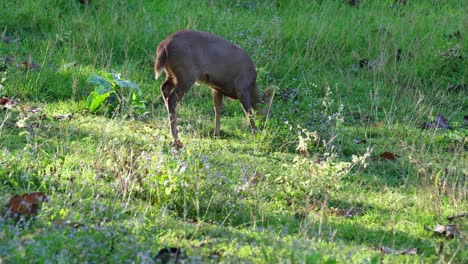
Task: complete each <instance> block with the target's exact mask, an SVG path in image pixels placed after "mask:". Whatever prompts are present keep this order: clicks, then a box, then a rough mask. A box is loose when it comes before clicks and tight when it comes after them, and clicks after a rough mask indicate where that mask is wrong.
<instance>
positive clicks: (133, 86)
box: [114, 80, 141, 95]
mask: <svg viewBox="0 0 468 264" xmlns="http://www.w3.org/2000/svg"><path fill="white" fill-rule="evenodd" d="M114 81H115V84H116V85H117V86H119V87H121V88H131V89H133V90H134V91H136V93H137V94H138V95H141V90H140V87H138V85H136V84H135V83H134V82H132V81H125V80H114Z"/></svg>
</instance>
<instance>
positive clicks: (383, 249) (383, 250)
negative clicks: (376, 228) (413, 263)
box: [378, 247, 418, 255]
mask: <svg viewBox="0 0 468 264" xmlns="http://www.w3.org/2000/svg"><path fill="white" fill-rule="evenodd" d="M378 249H379V250H380V252H381V253H382V254H392V255H416V254H418V249H417V248H405V249H402V250H395V249H393V248H389V247H379V248H378Z"/></svg>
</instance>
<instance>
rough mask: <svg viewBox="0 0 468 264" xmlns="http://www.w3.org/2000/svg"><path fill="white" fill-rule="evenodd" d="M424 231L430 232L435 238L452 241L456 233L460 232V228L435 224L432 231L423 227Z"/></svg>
mask: <svg viewBox="0 0 468 264" xmlns="http://www.w3.org/2000/svg"><path fill="white" fill-rule="evenodd" d="M424 230H426V231H432V232H433V233H434V235H436V236H441V237H445V238H447V239H452V238H454V237H455V236H456V235H457V233H458V231H459V230H460V227H459V226H458V225H439V224H437V225H436V227H434V229H431V228H429V227H427V226H424Z"/></svg>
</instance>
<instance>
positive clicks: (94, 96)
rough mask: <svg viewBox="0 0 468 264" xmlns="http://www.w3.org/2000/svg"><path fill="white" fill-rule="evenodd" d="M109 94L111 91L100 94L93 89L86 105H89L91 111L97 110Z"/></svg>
mask: <svg viewBox="0 0 468 264" xmlns="http://www.w3.org/2000/svg"><path fill="white" fill-rule="evenodd" d="M109 95H110V93H105V94H99V93H97V92H95V91H92V92H91V93H90V94H89V96H88V99H87V100H86V105H87V106H88V109H89V111H91V113H94V112H96V111H97V110H98V109H99V108H100V107H101V106H102V105H103V104H104V102H105V101H106V99H107V98H108V97H109Z"/></svg>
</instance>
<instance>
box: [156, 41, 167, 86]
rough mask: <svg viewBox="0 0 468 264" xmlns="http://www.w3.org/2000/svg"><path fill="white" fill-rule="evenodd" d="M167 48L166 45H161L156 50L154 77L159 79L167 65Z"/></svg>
mask: <svg viewBox="0 0 468 264" xmlns="http://www.w3.org/2000/svg"><path fill="white" fill-rule="evenodd" d="M166 58H167V50H166V47H165V46H159V47H158V50H157V51H156V62H155V63H154V78H155V79H156V80H157V79H158V78H159V77H160V76H161V74H162V73H163V70H164V65H166Z"/></svg>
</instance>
